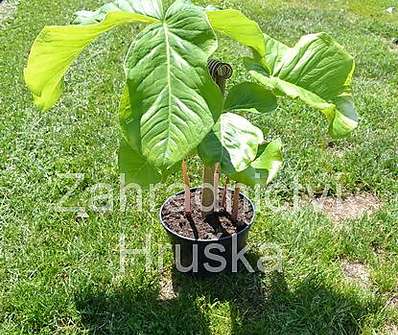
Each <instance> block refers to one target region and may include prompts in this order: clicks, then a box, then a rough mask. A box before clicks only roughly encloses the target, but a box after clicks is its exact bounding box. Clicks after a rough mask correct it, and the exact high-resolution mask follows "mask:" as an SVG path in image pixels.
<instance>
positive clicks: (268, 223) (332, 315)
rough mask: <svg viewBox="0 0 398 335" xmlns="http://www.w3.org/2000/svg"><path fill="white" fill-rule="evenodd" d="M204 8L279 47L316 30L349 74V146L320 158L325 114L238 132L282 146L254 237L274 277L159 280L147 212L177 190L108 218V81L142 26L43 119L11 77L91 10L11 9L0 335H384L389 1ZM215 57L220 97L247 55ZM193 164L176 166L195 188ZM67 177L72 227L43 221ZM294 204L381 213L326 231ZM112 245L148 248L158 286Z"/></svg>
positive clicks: (395, 259)
mask: <svg viewBox="0 0 398 335" xmlns="http://www.w3.org/2000/svg"><path fill="white" fill-rule="evenodd" d="M6 1H7V0H6ZM9 2H10V3H13V4H16V3H17V1H9ZM198 2H199V1H198ZM212 3H214V4H218V5H222V6H223V7H235V8H239V9H241V10H242V11H243V12H244V13H245V14H247V15H248V16H250V17H251V18H253V19H255V20H256V21H257V22H259V24H260V26H261V28H262V29H263V30H264V31H265V32H266V33H268V34H270V35H273V36H275V37H276V38H278V39H280V40H281V41H283V42H285V43H286V44H289V45H293V44H294V43H295V42H296V41H297V40H298V39H299V37H300V36H301V35H304V34H307V33H312V32H318V31H326V32H328V33H330V34H331V35H333V36H334V37H335V38H336V40H337V41H338V42H339V43H340V44H342V45H343V46H344V47H345V48H346V49H347V50H348V51H349V52H350V53H351V54H352V55H353V56H354V57H355V59H356V62H357V69H356V72H355V80H354V96H355V98H356V104H357V108H358V112H359V114H360V115H361V122H360V127H359V128H358V130H357V131H355V132H354V134H353V135H351V136H350V137H349V138H347V139H344V140H339V141H332V140H331V139H330V138H328V136H327V134H326V131H327V124H326V121H325V120H324V119H323V117H322V116H321V114H320V113H319V112H318V111H315V110H312V109H311V108H308V107H306V106H304V105H303V104H302V103H300V102H296V101H293V102H292V101H290V100H285V99H281V101H280V107H279V108H278V110H277V111H275V112H274V113H272V114H268V115H255V116H253V115H251V116H249V117H250V118H251V120H252V121H253V122H255V123H256V124H257V125H259V126H260V128H261V129H263V131H264V133H265V134H267V136H272V137H280V138H281V139H282V141H283V143H284V155H285V164H284V169H283V171H282V172H281V173H280V174H279V175H278V177H277V178H276V180H275V182H274V183H273V184H272V185H271V186H270V188H269V189H268V190H262V193H261V194H262V198H261V200H262V201H261V207H260V209H259V213H258V216H257V221H256V224H255V226H254V227H253V230H252V232H251V236H250V245H251V247H252V251H251V254H252V257H253V258H255V257H256V254H258V252H259V251H258V248H257V247H256V246H258V245H259V244H262V243H273V244H275V245H276V246H277V247H278V248H280V250H281V252H282V257H283V268H282V271H274V272H271V273H267V274H264V273H245V272H242V273H239V274H235V275H233V276H226V275H222V276H219V277H217V278H213V279H207V280H191V279H189V278H187V277H185V276H182V275H178V274H175V273H174V272H173V271H172V255H171V252H170V251H167V250H164V249H162V246H163V245H164V243H165V242H167V236H166V234H165V233H164V232H163V230H162V228H161V226H160V224H159V223H158V213H157V210H158V208H159V206H160V205H161V204H162V202H163V201H164V200H165V199H166V198H167V197H168V195H169V194H170V193H171V192H172V190H167V186H168V185H169V184H171V183H172V181H173V180H172V179H170V180H169V184H167V185H165V186H164V187H162V188H161V189H159V190H158V191H157V192H156V194H155V198H154V200H155V203H156V206H149V205H148V203H149V200H150V199H148V195H147V194H145V195H144V209H143V210H141V211H140V210H137V208H135V206H134V205H133V201H134V196H131V197H129V200H130V202H129V205H128V206H127V208H126V210H120V203H119V197H118V195H119V187H120V183H119V175H118V170H117V149H118V131H119V129H118V113H117V109H118V104H119V96H120V94H121V91H122V88H123V84H124V82H123V69H122V66H121V64H122V61H123V59H124V55H125V54H126V51H127V49H128V46H129V43H130V41H131V36H132V35H134V34H136V32H137V31H138V27H122V28H118V29H116V30H114V31H113V32H110V33H107V34H106V36H102V37H101V38H100V39H99V40H98V41H96V42H95V43H94V44H93V45H91V46H90V47H89V48H88V49H87V50H86V51H85V52H84V54H83V55H82V57H80V58H79V61H78V62H77V63H75V64H74V65H73V67H72V70H71V71H70V72H69V73H68V75H67V78H66V84H65V94H64V95H63V97H62V99H61V101H60V102H59V103H58V104H57V106H56V107H55V108H54V109H53V110H51V111H50V112H47V113H42V112H39V111H38V110H37V109H36V108H35V107H34V106H33V104H32V99H31V95H30V93H29V92H28V91H27V89H26V88H25V85H24V82H23V75H22V73H23V68H24V66H25V64H26V60H27V56H28V52H29V49H30V46H31V45H32V42H33V40H34V38H35V36H36V35H37V34H38V32H39V31H40V30H41V29H42V27H43V26H44V25H49V24H67V23H69V22H70V21H71V18H72V17H73V13H74V12H75V11H76V10H79V9H82V8H86V9H94V8H96V7H98V5H99V4H102V1H96V0H88V1H83V0H67V1H53V0H32V1H27V0H20V1H19V4H18V8H17V11H16V13H15V14H14V15H7V16H4V17H5V18H4V20H3V21H1V20H2V17H1V16H0V111H1V113H0V134H1V136H0V334H4V335H11V334H398V275H397V274H398V178H397V177H398V175H397V172H398V145H397V135H398V46H396V45H394V43H392V40H393V39H394V38H397V37H398V13H397V12H396V13H393V14H388V13H386V12H385V9H386V8H387V7H390V6H396V7H397V8H398V1H397V0H352V1H351V0H336V1H333V2H331V1H326V0H322V1H315V0H313V1H310V0H300V1H299V0H290V1H282V0H268V1H265V0H245V1H242V0H226V1H212ZM2 5H3V4H0V7H1V6H2ZM12 7H13V6H9V8H12ZM220 43H221V47H220V51H219V54H218V55H217V56H218V57H219V58H220V59H223V60H225V61H228V62H230V63H232V64H233V66H234V68H235V75H234V78H233V80H232V82H234V81H238V79H241V78H243V77H245V76H246V74H245V72H244V70H243V66H242V64H241V63H240V62H239V60H238V56H239V55H241V54H244V53H245V52H246V51H245V50H244V49H243V48H242V47H239V46H238V45H237V44H235V43H232V42H231V41H229V40H227V39H224V38H221V39H220ZM197 163H198V162H197V161H196V160H195V159H193V160H192V161H190V168H191V173H192V174H193V181H194V184H195V185H197V184H198V183H199V181H200V174H201V171H200V170H199V165H198V164H197ZM66 173H73V174H76V173H80V174H82V180H81V182H80V183H79V185H78V187H77V189H76V191H75V192H74V196H73V197H72V198H71V199H70V200H69V205H70V206H76V207H78V206H80V207H85V208H87V212H88V214H89V217H88V218H86V219H82V220H76V215H75V214H74V213H68V212H66V213H62V212H59V211H56V210H55V205H56V204H57V203H58V202H59V200H60V199H61V198H62V196H64V195H65V194H66V193H67V191H68V188H69V187H70V186H72V185H73V183H74V181H73V179H71V178H65V177H62V174H66ZM178 178H180V176H178ZM97 183H107V184H109V185H112V190H111V191H112V192H113V195H114V199H115V201H114V203H113V207H114V208H113V210H112V211H109V212H106V213H102V214H101V213H96V212H94V211H92V210H90V203H89V199H90V195H91V194H92V192H93V186H94V185H95V184H97ZM307 189H311V190H313V191H314V193H315V195H319V194H320V193H322V192H323V191H324V190H325V189H326V192H325V194H326V195H327V196H328V197H330V198H331V199H333V198H334V197H336V196H337V195H339V194H342V196H343V198H346V197H349V196H350V195H358V194H361V195H364V194H366V195H372V198H373V199H375V198H377V199H378V200H377V201H378V203H379V205H378V207H377V210H374V211H373V212H372V213H371V214H369V215H364V216H358V217H352V218H348V219H346V220H343V221H340V222H338V223H336V222H334V221H332V220H330V218H329V217H328V216H327V215H326V214H325V213H323V212H319V211H316V210H315V209H314V208H313V207H312V206H309V205H308V204H307V205H306V203H308V202H306V200H304V199H306V198H308V194H307V193H308V192H307ZM249 193H250V192H249ZM298 199H299V200H300V199H301V200H302V201H297V200H298ZM285 203H287V204H288V205H287V206H285V207H284V209H283V210H275V209H274V207H275V206H276V205H278V204H285ZM293 203H296V204H297V203H299V205H298V206H292V204H293ZM351 207H354V208H351V210H353V211H354V212H355V206H354V205H352V206H351ZM121 234H124V235H125V241H126V246H127V247H128V248H129V249H132V248H143V247H145V243H146V242H145V241H146V236H147V235H148V234H151V236H152V248H151V250H150V253H151V255H152V256H153V257H157V256H159V255H163V256H165V263H164V267H163V269H162V270H161V271H159V268H158V267H157V266H155V265H153V266H152V267H150V268H148V269H146V268H145V259H144V258H142V257H138V258H137V257H135V258H134V261H131V262H128V263H127V264H126V272H125V273H124V274H122V273H120V271H119V238H120V235H121ZM172 287H174V289H173V288H172Z"/></svg>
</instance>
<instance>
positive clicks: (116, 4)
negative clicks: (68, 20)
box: [74, 0, 163, 24]
mask: <svg viewBox="0 0 398 335" xmlns="http://www.w3.org/2000/svg"><path fill="white" fill-rule="evenodd" d="M111 12H126V13H137V14H141V15H145V16H149V17H153V18H156V19H161V18H162V16H163V4H162V1H161V0H116V1H113V2H110V3H107V4H105V5H103V6H102V7H100V8H99V9H97V10H96V11H87V10H81V11H79V12H77V13H76V19H75V20H74V23H76V24H91V23H98V22H101V21H102V20H103V19H104V18H105V16H106V14H108V13H111Z"/></svg>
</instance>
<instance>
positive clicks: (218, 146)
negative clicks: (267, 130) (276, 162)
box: [198, 113, 264, 174]
mask: <svg viewBox="0 0 398 335" xmlns="http://www.w3.org/2000/svg"><path fill="white" fill-rule="evenodd" d="M263 141H264V136H263V132H262V131H261V130H260V129H259V128H257V127H255V126H253V125H252V124H251V123H250V122H249V121H248V120H246V119H245V118H243V117H242V116H239V115H236V114H233V113H224V114H222V115H221V117H220V119H219V121H218V122H217V123H216V125H215V126H214V128H213V130H212V131H211V132H210V133H209V135H207V136H206V138H205V139H204V140H203V142H202V143H201V144H200V146H199V148H198V153H199V156H200V157H201V159H202V160H203V161H204V162H205V164H207V165H211V164H215V163H216V162H220V165H221V169H222V171H223V172H224V173H226V174H234V173H236V172H241V171H243V170H245V169H246V168H247V167H248V166H249V165H250V163H251V162H253V161H254V160H255V158H256V155H257V150H258V146H259V145H260V144H261V143H262V142H263Z"/></svg>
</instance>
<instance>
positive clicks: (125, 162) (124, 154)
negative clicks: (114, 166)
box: [119, 137, 161, 187]
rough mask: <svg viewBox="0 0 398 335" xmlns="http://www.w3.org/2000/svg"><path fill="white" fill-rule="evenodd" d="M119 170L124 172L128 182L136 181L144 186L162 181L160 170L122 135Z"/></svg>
mask: <svg viewBox="0 0 398 335" xmlns="http://www.w3.org/2000/svg"><path fill="white" fill-rule="evenodd" d="M119 171H120V173H121V174H124V176H125V180H126V183H128V184H130V183H134V184H138V185H140V186H143V187H147V186H149V185H151V184H156V183H158V182H160V181H161V174H160V172H159V170H157V169H156V168H155V167H153V166H152V165H151V164H149V163H148V161H147V160H146V159H145V157H143V156H142V155H141V154H139V153H138V152H137V151H135V150H133V149H132V148H131V147H130V145H129V144H128V143H127V142H126V141H125V139H124V138H123V137H122V138H121V140H120V148H119Z"/></svg>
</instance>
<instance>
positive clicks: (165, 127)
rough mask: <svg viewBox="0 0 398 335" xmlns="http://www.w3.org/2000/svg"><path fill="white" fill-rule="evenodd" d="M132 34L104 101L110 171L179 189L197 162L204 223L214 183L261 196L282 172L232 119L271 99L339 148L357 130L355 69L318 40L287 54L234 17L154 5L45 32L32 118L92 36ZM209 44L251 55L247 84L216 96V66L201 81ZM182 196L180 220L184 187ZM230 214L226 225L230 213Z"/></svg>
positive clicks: (136, 0)
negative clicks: (115, 158)
mask: <svg viewBox="0 0 398 335" xmlns="http://www.w3.org/2000/svg"><path fill="white" fill-rule="evenodd" d="M131 24H141V25H145V26H144V27H143V29H142V30H141V32H140V33H138V34H137V35H136V36H134V38H133V40H132V41H131V46H130V48H129V51H128V53H127V55H126V58H125V62H124V63H123V64H120V66H122V67H124V70H125V74H126V80H125V82H126V85H125V90H124V92H123V94H122V96H121V97H115V99H120V101H121V102H120V125H121V138H120V151H119V166H120V170H121V172H122V173H125V174H126V177H127V180H128V181H129V182H133V183H137V184H140V185H142V186H148V185H150V184H154V183H158V182H160V181H161V180H162V178H164V176H167V175H168V174H170V173H172V172H173V168H174V167H175V166H178V165H180V164H182V166H183V172H184V173H183V175H184V182H185V184H186V185H187V184H188V180H189V178H188V175H187V167H186V161H185V160H186V158H187V157H188V156H189V155H194V154H198V155H199V157H200V158H201V160H202V162H203V167H204V168H203V169H204V181H203V183H204V184H206V186H207V187H206V190H207V191H206V192H205V191H203V196H202V202H203V206H204V207H206V210H204V214H208V213H209V212H212V205H213V204H214V203H215V202H216V199H217V197H218V192H216V191H215V189H212V188H211V187H212V186H214V185H216V187H218V178H219V175H220V174H224V175H226V176H227V177H228V178H229V180H231V181H235V182H236V183H238V184H239V183H242V184H246V185H251V186H253V185H255V184H257V183H263V184H267V183H269V182H270V181H271V180H272V178H273V177H274V176H275V174H276V172H277V171H278V169H279V168H280V167H281V165H282V154H281V146H282V144H281V142H280V140H278V139H276V140H273V141H270V142H266V141H265V137H264V135H263V132H262V131H261V130H260V129H259V128H258V127H256V126H255V125H253V124H252V123H250V122H249V121H248V120H247V119H245V118H244V117H243V116H242V115H245V114H246V113H250V112H253V111H255V112H256V113H260V114H261V113H269V112H271V111H273V110H274V109H275V108H276V106H277V97H282V96H286V97H290V98H293V99H300V100H302V101H303V102H304V103H306V104H308V105H309V106H311V107H313V109H314V110H319V111H321V112H322V114H324V116H325V118H326V120H327V122H328V125H329V126H328V127H329V133H330V135H331V136H332V137H336V138H338V137H344V136H346V135H348V134H349V133H350V132H351V131H352V130H353V129H354V128H356V126H357V123H358V119H357V115H356V112H355V108H354V104H353V99H352V94H351V80H352V76H353V71H354V60H353V58H352V57H351V56H350V55H349V54H348V53H347V52H346V51H345V50H344V49H343V48H342V47H341V46H340V45H339V44H338V43H337V42H335V41H334V40H333V39H332V37H330V36H329V35H328V34H327V33H318V34H310V35H306V36H303V37H302V38H301V39H300V40H299V41H298V42H297V43H296V45H295V46H293V47H289V46H287V45H285V44H283V43H281V42H279V41H277V40H275V39H274V38H272V37H270V36H268V35H267V34H264V33H263V32H262V30H261V29H260V27H259V25H258V24H257V23H256V22H254V21H252V20H250V19H249V18H247V17H246V16H244V15H243V14H242V13H241V12H240V11H238V10H234V9H218V8H214V7H208V8H203V7H200V6H197V5H195V4H193V3H192V2H191V1H189V0H177V1H176V2H174V3H173V4H172V5H171V6H170V7H169V8H165V7H164V6H163V4H162V2H161V0H116V1H114V2H111V3H108V4H106V5H104V6H102V7H101V8H99V9H98V10H96V11H80V12H78V13H77V16H76V19H75V20H74V22H73V24H71V25H67V26H47V27H44V29H43V30H42V31H41V32H40V34H39V35H38V37H37V39H36V40H35V41H34V43H33V46H32V50H31V53H30V56H29V60H28V63H27V66H26V69H25V80H26V84H27V86H28V87H29V89H30V90H31V92H32V94H33V98H34V102H35V104H36V105H37V106H38V107H39V108H41V109H43V110H48V109H50V108H51V107H53V106H54V105H55V104H56V103H57V101H58V99H59V98H60V96H61V93H62V87H63V81H64V75H65V73H66V72H67V71H68V69H69V67H70V66H71V65H72V64H73V62H74V61H75V60H76V59H77V58H78V57H79V55H80V53H81V52H82V51H83V50H84V49H85V48H86V47H88V46H89V44H90V43H91V42H93V41H94V40H95V39H96V38H97V37H99V36H100V35H101V34H103V33H105V32H107V31H109V30H111V29H113V28H115V27H117V26H119V25H131ZM217 34H223V35H226V36H228V37H229V38H231V39H233V40H236V41H237V42H239V43H241V44H243V45H244V46H246V47H247V48H248V49H249V50H250V51H251V53H252V56H251V57H246V58H244V59H242V60H243V61H244V63H245V65H246V68H247V71H248V73H249V74H250V75H251V77H252V81H250V82H242V83H240V84H238V85H237V86H234V87H231V88H230V89H229V90H227V92H224V89H225V85H224V83H225V79H226V78H227V77H228V70H230V69H229V68H228V66H227V65H226V64H223V63H219V64H216V68H215V69H214V68H213V73H211V71H209V60H211V59H212V57H213V54H214V53H215V51H216V50H217V48H218V46H219V42H218V39H217ZM126 38H128V39H129V38H131V36H126ZM210 64H213V66H214V64H215V63H214V62H212V61H210ZM223 71H224V72H223ZM229 75H230V73H229ZM223 76H224V77H223ZM314 113H315V111H314ZM316 116H317V114H314V117H316ZM237 190H239V189H238V188H237ZM235 193H239V192H235ZM186 195H187V198H186V200H187V201H186V212H187V214H189V211H190V209H189V206H190V204H189V202H190V200H189V198H190V196H189V189H188V187H187V190H186ZM234 212H235V213H234V216H235V217H236V216H237V214H238V213H236V208H235V210H234Z"/></svg>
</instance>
